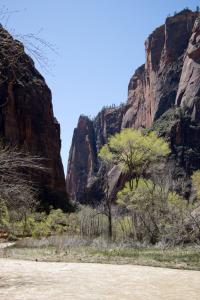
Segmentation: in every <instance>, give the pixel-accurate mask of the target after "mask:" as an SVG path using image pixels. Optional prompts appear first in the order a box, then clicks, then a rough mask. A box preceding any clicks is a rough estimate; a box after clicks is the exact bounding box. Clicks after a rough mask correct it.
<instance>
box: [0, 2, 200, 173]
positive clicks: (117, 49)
mask: <svg viewBox="0 0 200 300" xmlns="http://www.w3.org/2000/svg"><path fill="white" fill-rule="evenodd" d="M1 5H2V6H3V5H5V7H7V8H8V9H9V10H12V11H13V10H14V11H15V10H16V11H18V12H16V13H12V14H11V16H10V18H9V20H7V21H6V23H7V28H8V29H9V30H14V31H15V32H16V33H21V34H26V33H37V32H38V31H39V30H40V29H42V30H41V32H40V36H41V37H42V38H44V39H45V40H47V41H48V42H50V43H53V44H55V48H56V49H57V51H58V53H59V55H55V54H54V53H53V52H51V51H48V50H47V53H46V55H47V56H48V58H49V62H50V72H49V73H47V74H46V73H45V72H44V70H41V73H42V74H43V75H44V77H45V79H46V82H47V84H48V85H49V87H50V88H51V90H52V95H53V107H54V113H55V116H56V117H57V119H58V120H59V122H60V124H61V138H62V152H61V154H62V159H63V165H64V167H65V170H66V166H67V159H68V152H69V147H70V144H71V138H72V134H73V129H74V127H76V124H77V120H78V117H79V115H80V114H85V115H90V116H94V115H96V114H97V112H98V111H99V110H100V109H101V108H102V106H104V105H110V104H113V103H115V104H119V103H120V102H122V101H125V100H126V97H127V86H128V82H129V79H130V77H131V75H132V74H133V72H134V70H135V69H136V68H137V67H138V66H140V65H141V64H142V63H144V61H145V55H144V41H145V39H146V38H147V36H148V35H149V34H150V33H151V32H152V31H153V30H154V29H155V28H156V27H157V26H159V25H161V24H162V23H164V21H165V18H166V16H167V15H168V14H169V13H170V14H173V13H174V11H179V10H182V9H183V8H185V7H189V8H192V9H195V8H196V6H197V5H200V1H195V0H167V1H163V0H162V1H161V0H153V1H149V0H140V1H134V0H58V1H53V0H52V1H51V0H40V1H39V0H35V1H27V0H18V1H13V0H6V1H1ZM3 22H5V20H3Z"/></svg>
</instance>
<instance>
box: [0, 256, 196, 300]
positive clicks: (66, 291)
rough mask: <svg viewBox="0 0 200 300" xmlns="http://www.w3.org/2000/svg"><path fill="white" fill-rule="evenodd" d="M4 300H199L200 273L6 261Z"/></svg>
mask: <svg viewBox="0 0 200 300" xmlns="http://www.w3.org/2000/svg"><path fill="white" fill-rule="evenodd" d="M0 299H1V300H11V299H12V300H30V299H31V300H39V299H40V300H61V299H62V300H68V299H72V300H76V299H85V300H86V299H87V300H97V299H98V300H104V299H113V300H119V299H120V300H124V299H125V300H129V299H131V300H147V299H148V300H162V299H166V300H171V299H173V300H176V299H179V300H185V299H187V300H188V299H191V300H199V299H200V272H198V271H182V270H173V269H163V268H153V267H143V266H132V265H103V264H79V263H47V262H33V261H22V260H10V259H0Z"/></svg>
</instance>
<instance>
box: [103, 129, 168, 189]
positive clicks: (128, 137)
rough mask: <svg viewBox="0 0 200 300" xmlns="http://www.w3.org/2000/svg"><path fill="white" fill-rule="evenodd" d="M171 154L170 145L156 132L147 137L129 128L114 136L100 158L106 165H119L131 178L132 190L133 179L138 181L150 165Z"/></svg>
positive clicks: (131, 185) (105, 146)
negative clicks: (110, 163)
mask: <svg viewBox="0 0 200 300" xmlns="http://www.w3.org/2000/svg"><path fill="white" fill-rule="evenodd" d="M169 153H170V149H169V145H168V143H167V142H166V141H165V140H164V139H163V138H161V137H158V136H157V135H156V133H155V132H150V133H149V134H147V135H145V134H144V133H143V132H141V131H139V130H134V129H130V128H128V129H123V130H122V131H121V132H120V133H117V134H116V135H114V136H112V137H111V138H110V139H109V141H108V143H107V144H106V145H104V146H103V147H102V148H101V150H100V152H99V157H100V158H101V159H102V160H103V161H104V162H106V163H108V162H112V163H113V164H115V165H118V166H119V167H120V168H121V170H122V172H124V173H126V174H127V175H128V176H129V179H130V180H129V182H130V187H131V189H132V188H133V184H132V183H133V182H132V179H133V178H136V180H138V179H139V178H140V177H141V176H142V175H143V174H144V173H145V171H146V170H147V169H148V167H149V166H150V164H152V163H154V162H158V161H160V160H161V159H162V158H164V157H165V156H167V155H168V154H169Z"/></svg>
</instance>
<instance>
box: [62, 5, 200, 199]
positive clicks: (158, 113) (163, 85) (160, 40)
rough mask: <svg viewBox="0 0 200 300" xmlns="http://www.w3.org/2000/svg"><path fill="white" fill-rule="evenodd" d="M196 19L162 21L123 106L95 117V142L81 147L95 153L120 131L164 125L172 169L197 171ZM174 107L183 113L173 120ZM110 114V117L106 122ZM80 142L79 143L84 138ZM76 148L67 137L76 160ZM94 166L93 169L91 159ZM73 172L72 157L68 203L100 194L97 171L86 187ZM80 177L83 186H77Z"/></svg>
mask: <svg viewBox="0 0 200 300" xmlns="http://www.w3.org/2000/svg"><path fill="white" fill-rule="evenodd" d="M197 18H198V13H197V12H192V11H190V10H187V9H186V10H184V11H182V12H180V13H178V14H176V15H175V16H174V17H169V18H167V19H166V22H165V24H164V25H162V26H161V27H159V28H157V29H156V30H155V31H154V32H153V33H152V34H151V35H150V36H149V37H148V39H147V40H146V42H145V50H146V62H145V64H144V65H142V66H141V67H139V68H138V69H137V70H136V72H135V74H134V75H133V77H132V78H131V80H130V83H129V86H128V100H127V103H125V104H124V105H123V106H120V107H119V108H113V110H110V109H106V110H103V111H102V112H100V113H99V115H98V116H97V118H96V119H95V120H94V121H93V122H91V128H92V131H94V132H95V136H93V138H92V139H89V140H87V143H90V144H92V145H95V146H96V148H98V149H99V148H100V146H101V145H103V144H104V143H106V141H107V138H108V136H109V135H110V134H114V133H115V132H118V131H120V130H121V129H122V128H125V127H133V128H149V127H151V126H154V123H155V127H156V126H157V127H159V128H160V127H162V128H164V127H163V123H164V124H166V123H167V122H168V123H167V125H166V127H167V128H165V130H162V131H163V132H162V134H164V135H165V134H166V132H168V131H169V132H168V134H169V139H170V143H171V147H172V156H171V160H173V161H175V162H176V163H173V165H176V168H177V170H178V172H179V174H181V175H180V176H185V174H190V173H191V170H192V169H195V168H199V167H200V142H199V141H198V142H197V140H198V137H199V134H200V132H199V130H198V128H199V124H200V97H199V96H200V92H199V91H200V71H199V70H200V58H199V57H200V50H199V49H200V29H199V28H200V27H199V23H200V22H199V20H197V21H196V23H195V20H196V19H197ZM194 23H195V25H194ZM174 106H180V107H181V108H183V107H184V111H185V115H184V116H183V117H180V118H179V119H178V118H177V116H176V114H174V113H171V111H172V110H173V109H174ZM185 107H187V109H186V110H185ZM165 113H166V114H167V115H165ZM110 114H111V117H109V118H108V116H109V115H110ZM172 115H173V116H174V120H172ZM97 120H100V122H97ZM163 120H164V121H163ZM166 120H167V121H166ZM159 122H160V123H159ZM162 122H163V123H162ZM192 122H196V123H192ZM160 124H161V125H160ZM107 128H108V129H109V130H107ZM110 128H111V129H112V130H110ZM169 128H170V130H169ZM78 132H79V127H77V129H76V137H77V136H78V134H79V133H78ZM82 139H83V140H84V137H82ZM85 142H86V141H85ZM78 145H79V140H78V139H76V138H75V137H73V142H72V147H71V153H72V152H73V153H74V150H73V149H74V147H75V148H76V149H78V153H77V155H79V157H81V155H83V157H84V155H85V154H84V151H85V150H84V148H83V147H78ZM87 151H89V148H87ZM89 156H90V157H92V156H91V155H90V154H89V153H88V154H87V157H89ZM94 161H95V166H98V160H97V157H96V156H94ZM91 164H93V165H94V162H93V163H92V162H90V165H91ZM78 166H79V163H77V160H76V157H75V156H73V157H72V156H70V158H69V163H68V174H67V186H68V190H69V192H70V195H71V197H72V198H74V199H76V200H78V201H80V200H81V197H86V198H87V194H88V193H89V194H90V197H92V198H94V199H95V197H97V196H98V194H100V193H101V192H102V189H101V188H100V186H101V185H102V174H101V168H100V169H98V172H97V171H96V170H94V169H93V172H92V173H93V175H92V177H93V179H92V182H93V186H92V185H91V175H90V174H91V172H90V173H89V172H88V171H87V169H86V168H83V169H82V173H81V175H80V176H74V174H77V173H76V170H77V168H78ZM99 167H100V166H99ZM177 170H176V171H177ZM111 173H112V172H111ZM83 174H84V175H83ZM82 176H84V178H85V181H82ZM111 177H112V178H111V184H112V185H113V186H115V187H116V186H117V185H119V186H120V182H121V180H122V179H121V178H120V174H117V175H116V176H111ZM78 183H79V184H78ZM80 183H81V185H82V186H81V189H82V191H83V190H84V191H86V193H85V195H84V196H83V194H82V196H81V197H80V195H79V189H80ZM88 188H89V192H88ZM91 190H92V191H93V192H92V194H91V193H90V191H91Z"/></svg>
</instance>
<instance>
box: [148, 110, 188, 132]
mask: <svg viewBox="0 0 200 300" xmlns="http://www.w3.org/2000/svg"><path fill="white" fill-rule="evenodd" d="M182 114H183V112H182V111H181V109H180V108H170V109H169V110H167V111H166V112H165V113H164V114H162V116H161V117H160V118H159V119H158V120H156V121H155V122H153V124H152V126H151V128H150V129H148V132H149V131H151V130H153V131H156V132H158V133H159V135H162V136H163V135H166V134H167V133H169V132H170V130H171V128H172V126H173V125H174V124H175V123H176V122H177V120H179V119H180V118H181V116H182Z"/></svg>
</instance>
